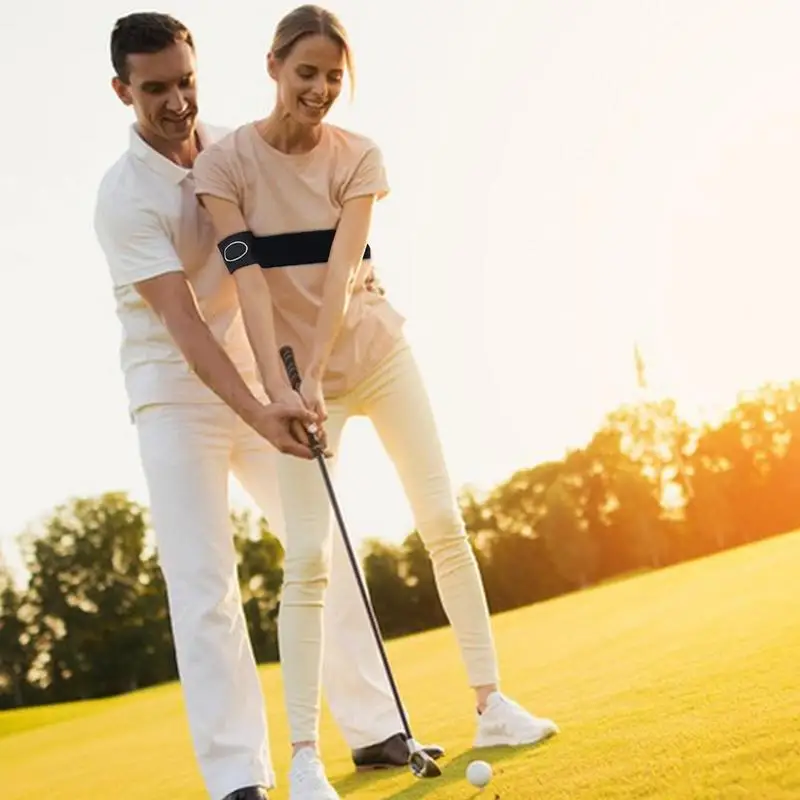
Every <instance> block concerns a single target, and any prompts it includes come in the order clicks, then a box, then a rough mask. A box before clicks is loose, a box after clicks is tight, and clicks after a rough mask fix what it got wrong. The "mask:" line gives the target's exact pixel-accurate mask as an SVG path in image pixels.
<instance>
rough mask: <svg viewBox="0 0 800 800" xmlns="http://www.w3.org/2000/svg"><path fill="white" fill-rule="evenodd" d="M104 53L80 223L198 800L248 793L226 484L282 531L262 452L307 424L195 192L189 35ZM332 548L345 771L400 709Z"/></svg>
mask: <svg viewBox="0 0 800 800" xmlns="http://www.w3.org/2000/svg"><path fill="white" fill-rule="evenodd" d="M111 60H112V63H113V67H114V71H115V76H114V78H113V80H112V86H113V88H114V91H115V93H116V95H117V97H118V98H119V99H120V100H121V101H122V102H123V103H124V104H125V105H127V106H129V107H130V108H132V110H133V112H134V115H135V119H136V122H135V124H134V125H133V126H132V128H131V132H130V147H129V149H128V151H127V152H126V153H124V154H123V155H122V157H121V158H120V159H119V160H118V161H117V162H116V163H115V164H114V165H113V166H112V167H111V168H110V169H109V170H108V171H107V173H106V174H105V175H104V177H103V179H102V182H101V184H100V188H99V191H98V197H97V206H96V215H95V230H96V233H97V237H98V240H99V242H100V245H101V247H102V250H103V252H104V254H105V256H106V259H107V261H108V266H109V269H110V273H111V278H112V283H113V287H114V293H115V297H116V302H117V314H118V317H119V319H120V322H121V325H122V329H123V343H122V350H121V360H122V368H123V371H124V374H125V382H126V389H127V392H128V397H129V402H130V412H131V416H132V419H133V421H134V422H135V425H136V428H137V434H138V441H139V448H140V456H141V461H142V466H143V469H144V473H145V476H146V480H147V484H148V491H149V495H150V510H151V515H152V520H153V527H154V530H155V534H156V539H157V544H158V550H159V559H160V564H161V568H162V570H163V572H164V576H165V579H166V584H167V594H168V601H169V608H170V616H171V622H172V628H173V634H174V640H175V648H176V657H177V662H178V668H179V674H180V678H181V684H182V687H183V691H184V696H185V699H186V706H187V715H188V719H189V726H190V730H191V735H192V739H193V743H194V748H195V752H196V755H197V758H198V761H199V764H200V768H201V771H202V774H203V777H204V780H205V784H206V787H207V789H208V792H209V794H210V796H211V798H212V799H213V800H223V799H224V800H260V799H263V798H266V796H267V795H266V790H267V789H269V788H271V787H272V786H273V784H274V776H273V773H272V765H271V762H270V756H269V748H268V742H267V738H268V735H267V724H266V718H265V712H264V703H263V698H262V694H261V687H260V683H259V679H258V673H257V671H256V665H255V661H254V658H253V653H252V649H251V646H250V642H249V639H248V635H247V628H246V624H245V620H244V615H243V611H242V605H241V597H240V594H239V588H238V581H237V574H236V561H235V552H234V547H233V541H232V533H231V530H230V524H229V512H228V496H227V487H228V476H229V473H230V472H231V471H232V472H233V473H234V474H235V475H236V476H237V478H238V479H239V481H240V482H241V484H242V485H243V486H244V488H245V489H246V490H247V491H248V492H249V493H250V494H251V496H252V497H253V499H254V500H255V501H256V503H257V504H258V506H259V507H260V508H261V510H262V511H263V513H264V514H265V516H267V518H268V519H269V520H270V523H271V527H272V528H273V530H274V531H275V533H276V535H277V536H279V537H282V536H283V525H282V520H281V518H280V506H279V504H278V500H277V492H276V489H275V480H274V476H273V470H274V463H273V460H274V455H275V449H274V448H277V449H278V450H281V451H282V452H286V453H291V454H293V455H296V456H297V457H300V458H309V457H311V453H310V452H309V451H308V449H307V447H306V446H305V445H304V444H303V443H302V442H301V440H300V439H301V438H302V437H294V436H292V434H291V429H290V426H291V425H296V424H297V422H298V421H299V422H301V423H305V424H308V423H309V422H311V421H313V418H312V417H311V416H310V415H308V414H305V413H304V412H302V411H291V410H289V409H286V408H282V407H280V406H278V405H272V404H268V403H267V402H266V397H265V394H264V391H263V389H262V387H261V385H260V381H259V379H258V375H257V369H256V366H255V363H254V357H253V355H252V352H251V351H250V348H249V345H248V343H247V337H246V334H245V331H244V326H243V323H242V319H241V313H240V310H239V308H238V305H237V297H236V290H235V286H234V284H233V281H232V279H231V277H230V276H229V274H228V273H227V270H225V268H224V266H223V265H222V263H221V260H218V253H217V251H216V245H215V240H214V233H213V230H212V227H211V224H210V221H209V220H208V219H207V218H206V216H205V212H204V211H203V210H202V208H201V207H200V206H199V205H198V203H197V202H196V200H195V197H194V188H193V182H192V174H191V167H192V164H193V162H194V158H195V156H196V155H197V153H198V151H199V150H200V149H202V147H203V146H204V145H207V144H209V143H210V142H212V141H214V140H215V139H217V138H219V137H220V136H221V135H223V133H224V132H223V131H221V130H217V129H213V128H211V127H209V126H205V125H202V124H201V123H199V122H198V108H197V87H196V83H195V80H196V79H195V53H194V43H193V40H192V36H191V34H190V32H189V31H188V30H187V28H186V27H185V26H184V25H182V24H181V23H180V22H178V21H177V20H175V19H173V18H172V17H170V16H168V15H165V14H155V13H139V14H131V15H129V16H126V17H123V18H121V19H119V20H118V21H117V23H116V25H115V27H114V30H113V32H112V34H111ZM270 442H271V445H272V446H271V445H270ZM273 446H274V448H273ZM334 540H335V545H334V553H333V556H332V558H333V573H332V576H333V577H332V580H331V586H330V588H329V591H328V598H329V599H328V603H327V605H326V663H325V666H324V673H325V692H326V696H327V700H328V703H329V705H330V707H331V711H332V713H333V715H334V717H335V719H336V720H337V723H338V724H339V726H340V727H341V729H342V732H343V734H344V736H345V739H346V740H347V742H348V744H349V745H350V747H351V749H352V755H353V761H354V762H355V764H356V765H357V766H358V767H359V768H370V767H387V766H399V765H401V764H405V763H406V759H407V748H406V745H405V739H404V736H403V735H402V734H401V733H398V731H399V730H400V729H401V726H400V720H399V716H398V714H397V710H396V708H395V706H394V703H393V701H392V695H391V693H390V690H389V686H388V683H387V681H386V678H385V675H384V673H383V669H382V666H381V662H380V659H379V655H378V652H377V649H376V647H375V643H374V640H373V639H372V634H371V631H370V628H369V625H368V620H367V616H366V612H365V610H364V608H363V605H362V602H361V598H360V595H359V594H358V589H357V585H356V583H355V579H354V577H353V575H352V572H351V570H350V567H349V562H348V561H347V558H346V553H345V551H344V547H343V545H342V544H341V542H340V540H339V537H334ZM428 752H430V753H431V755H433V756H434V757H439V756H441V755H442V750H441V749H440V748H436V747H431V748H428ZM292 796H293V797H295V794H294V793H293V795H292Z"/></svg>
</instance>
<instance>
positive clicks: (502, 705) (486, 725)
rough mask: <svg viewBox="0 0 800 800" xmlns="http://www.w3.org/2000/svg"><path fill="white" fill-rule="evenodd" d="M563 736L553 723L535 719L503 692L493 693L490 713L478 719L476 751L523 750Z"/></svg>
mask: <svg viewBox="0 0 800 800" xmlns="http://www.w3.org/2000/svg"><path fill="white" fill-rule="evenodd" d="M558 732H559V730H558V725H556V724H555V722H553V721H552V720H550V719H542V718H540V717H534V716H533V714H531V713H530V712H528V711H526V710H525V709H524V708H523V707H522V706H521V705H519V704H518V703H515V702H514V701H513V700H510V699H509V698H507V697H506V696H505V695H503V694H501V693H500V692H492V694H490V695H489V698H488V700H487V701H486V710H485V711H484V712H483V713H482V714H479V715H478V732H477V734H476V735H475V742H474V745H473V746H474V747H502V746H511V747H519V746H520V745H524V744H536V743H537V742H541V741H544V740H545V739H549V738H550V737H551V736H555V735H556V734H557V733H558Z"/></svg>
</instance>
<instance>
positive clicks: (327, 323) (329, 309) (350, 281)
mask: <svg viewBox="0 0 800 800" xmlns="http://www.w3.org/2000/svg"><path fill="white" fill-rule="evenodd" d="M374 202H375V197H374V195H364V196H361V197H355V198H353V199H352V200H348V201H347V202H346V203H345V204H344V206H343V208H342V216H341V219H340V220H339V225H338V227H337V229H336V236H335V237H334V240H333V245H332V247H331V252H330V256H329V258H328V273H327V277H326V278H325V287H324V289H323V294H322V308H321V309H320V312H319V316H318V317H317V325H316V328H315V331H314V342H313V346H312V349H311V360H310V364H309V366H308V369H307V374H308V375H309V376H310V377H311V378H313V379H314V380H317V381H319V380H322V376H323V375H324V374H325V368H326V367H327V364H328V359H329V358H330V355H331V351H332V350H333V345H334V343H335V342H336V337H337V336H338V335H339V331H340V329H341V327H342V323H343V322H344V318H345V314H346V313H347V307H348V305H349V303H350V298H351V297H352V295H353V289H354V288H355V286H356V285H357V282H358V281H359V279H361V278H362V271H363V264H362V259H363V255H364V248H365V247H366V245H367V237H368V236H369V229H370V224H371V222H372V208H373V206H374Z"/></svg>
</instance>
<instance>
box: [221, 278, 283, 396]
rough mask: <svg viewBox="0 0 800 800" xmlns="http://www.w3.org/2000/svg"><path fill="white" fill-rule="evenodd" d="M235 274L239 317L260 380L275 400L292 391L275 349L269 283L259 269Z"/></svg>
mask: <svg viewBox="0 0 800 800" xmlns="http://www.w3.org/2000/svg"><path fill="white" fill-rule="evenodd" d="M234 277H235V279H236V288H237V291H238V293H239V305H240V306H241V309H242V320H243V321H244V327H245V331H246V332H247V339H248V341H249V342H250V347H251V348H252V350H253V355H254V356H255V359H256V365H257V366H258V372H259V374H260V375H261V382H262V383H263V385H264V389H265V391H266V392H267V395H268V396H269V398H270V400H276V399H277V398H278V397H280V396H281V395H282V394H284V393H285V392H287V391H291V388H292V387H291V385H290V383H289V379H288V378H287V376H286V374H285V372H284V370H283V367H282V362H281V359H280V354H279V352H278V342H277V338H276V336H275V319H274V315H273V311H272V295H271V294H270V291H269V286H267V281H266V279H265V278H264V275H263V274H262V273H261V270H260V269H259V268H254V269H248V268H245V269H242V270H239V271H237V272H236V273H234Z"/></svg>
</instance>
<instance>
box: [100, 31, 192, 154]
mask: <svg viewBox="0 0 800 800" xmlns="http://www.w3.org/2000/svg"><path fill="white" fill-rule="evenodd" d="M128 69H129V76H128V82H127V83H123V81H121V80H120V79H119V78H116V77H115V78H114V80H113V81H112V84H113V87H114V91H115V92H116V93H117V96H118V97H119V99H120V100H122V102H123V103H125V105H127V106H132V107H133V110H134V111H135V113H136V121H137V122H138V123H139V129H140V132H141V134H142V135H143V136H145V137H146V138H148V139H153V138H154V139H159V140H162V141H164V142H169V143H178V142H182V141H185V140H187V139H190V138H191V137H192V136H193V134H194V129H195V123H196V120H197V88H196V85H195V80H196V75H195V55H194V51H193V50H192V48H191V47H190V46H189V45H188V44H186V42H175V43H173V44H171V45H170V46H169V47H167V48H165V49H164V50H161V51H160V52H158V53H134V54H133V55H130V56H128Z"/></svg>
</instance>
